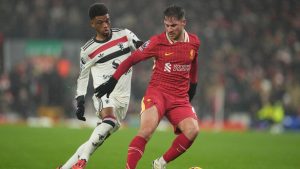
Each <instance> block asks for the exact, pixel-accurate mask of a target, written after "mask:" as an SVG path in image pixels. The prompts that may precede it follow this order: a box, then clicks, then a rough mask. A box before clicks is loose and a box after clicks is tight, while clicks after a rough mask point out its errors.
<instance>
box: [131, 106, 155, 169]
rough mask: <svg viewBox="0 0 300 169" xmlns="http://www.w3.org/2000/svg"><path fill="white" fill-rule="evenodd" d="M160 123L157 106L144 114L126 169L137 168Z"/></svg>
mask: <svg viewBox="0 0 300 169" xmlns="http://www.w3.org/2000/svg"><path fill="white" fill-rule="evenodd" d="M158 123H159V115H158V110H157V108H156V106H155V105H153V106H152V107H150V108H148V109H146V110H145V111H143V112H142V114H141V125H140V129H139V131H138V134H137V135H136V136H135V137H134V138H133V139H132V141H131V143H130V144H129V147H128V153H127V163H126V169H135V168H136V166H137V163H138V161H139V160H140V159H141V158H142V156H143V153H144V150H145V146H146V144H147V141H149V139H150V138H151V136H152V134H153V132H154V131H155V129H156V128H157V125H158Z"/></svg>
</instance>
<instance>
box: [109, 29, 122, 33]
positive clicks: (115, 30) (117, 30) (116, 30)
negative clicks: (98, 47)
mask: <svg viewBox="0 0 300 169" xmlns="http://www.w3.org/2000/svg"><path fill="white" fill-rule="evenodd" d="M111 31H112V32H114V33H117V32H119V33H120V32H124V31H125V29H124V28H111Z"/></svg>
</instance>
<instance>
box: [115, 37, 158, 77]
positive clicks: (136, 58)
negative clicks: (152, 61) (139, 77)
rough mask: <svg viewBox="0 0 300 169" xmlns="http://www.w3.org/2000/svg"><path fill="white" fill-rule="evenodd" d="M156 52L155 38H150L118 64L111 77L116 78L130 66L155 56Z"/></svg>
mask: <svg viewBox="0 0 300 169" xmlns="http://www.w3.org/2000/svg"><path fill="white" fill-rule="evenodd" d="M156 53H157V40H156V39H155V38H151V39H150V40H148V41H146V42H145V43H144V44H143V45H142V46H140V47H139V48H138V50H136V51H134V52H133V53H132V54H131V56H130V57H128V58H127V59H126V60H124V61H123V62H122V63H121V64H120V66H119V67H118V69H117V70H116V72H115V73H114V75H113V77H114V78H115V79H117V80H118V79H119V78H120V77H121V76H122V75H123V74H124V73H125V72H127V71H128V70H129V69H130V67H131V66H133V65H135V64H137V63H138V62H141V61H143V60H146V59H148V58H151V57H155V56H157V54H156Z"/></svg>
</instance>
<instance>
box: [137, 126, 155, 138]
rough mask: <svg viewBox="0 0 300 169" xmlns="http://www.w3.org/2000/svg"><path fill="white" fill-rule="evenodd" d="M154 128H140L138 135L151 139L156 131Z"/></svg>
mask: <svg viewBox="0 0 300 169" xmlns="http://www.w3.org/2000/svg"><path fill="white" fill-rule="evenodd" d="M154 130H155V129H153V128H152V127H143V128H140V130H139V132H138V135H139V136H141V137H143V138H144V139H145V140H147V141H148V140H150V138H151V136H152V134H153V133H154Z"/></svg>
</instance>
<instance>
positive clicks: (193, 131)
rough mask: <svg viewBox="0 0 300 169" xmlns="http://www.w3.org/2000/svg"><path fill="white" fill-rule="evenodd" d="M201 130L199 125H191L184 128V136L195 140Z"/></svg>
mask: <svg viewBox="0 0 300 169" xmlns="http://www.w3.org/2000/svg"><path fill="white" fill-rule="evenodd" d="M199 130H200V129H199V126H198V125H189V126H187V127H186V128H184V130H183V134H184V135H185V136H186V137H187V138H189V139H190V140H194V139H195V138H196V137H197V135H198V133H199Z"/></svg>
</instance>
